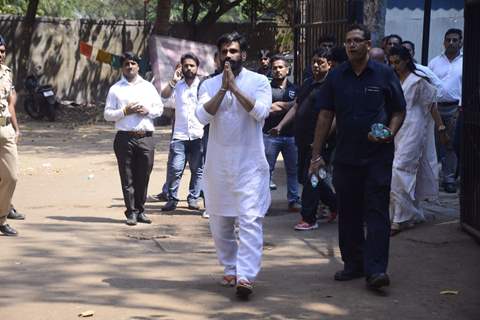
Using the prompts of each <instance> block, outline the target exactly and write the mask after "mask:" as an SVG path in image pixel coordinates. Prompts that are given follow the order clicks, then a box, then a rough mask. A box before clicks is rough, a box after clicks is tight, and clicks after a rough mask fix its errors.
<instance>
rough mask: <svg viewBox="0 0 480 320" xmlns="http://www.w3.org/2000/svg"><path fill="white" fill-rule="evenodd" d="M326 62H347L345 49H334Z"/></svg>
mask: <svg viewBox="0 0 480 320" xmlns="http://www.w3.org/2000/svg"><path fill="white" fill-rule="evenodd" d="M327 59H328V60H331V61H335V62H338V63H342V62H344V61H347V60H348V56H347V51H346V50H345V47H334V48H332V50H330V52H329V53H328V56H327Z"/></svg>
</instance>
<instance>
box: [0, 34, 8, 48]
mask: <svg viewBox="0 0 480 320" xmlns="http://www.w3.org/2000/svg"><path fill="white" fill-rule="evenodd" d="M0 46H5V47H6V46H7V42H6V41H5V38H4V37H2V35H1V34H0Z"/></svg>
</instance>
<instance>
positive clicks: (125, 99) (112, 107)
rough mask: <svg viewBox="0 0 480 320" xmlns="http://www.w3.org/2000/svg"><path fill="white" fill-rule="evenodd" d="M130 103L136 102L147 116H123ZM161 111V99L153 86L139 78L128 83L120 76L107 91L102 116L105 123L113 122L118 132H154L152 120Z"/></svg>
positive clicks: (160, 113)
mask: <svg viewBox="0 0 480 320" xmlns="http://www.w3.org/2000/svg"><path fill="white" fill-rule="evenodd" d="M132 102H138V103H139V104H141V105H142V106H144V107H145V108H147V109H148V114H147V115H145V116H144V115H140V114H138V113H134V114H130V115H128V116H125V115H124V114H123V109H124V108H125V106H126V105H127V104H129V103H132ZM162 111H163V103H162V99H160V95H159V94H158V92H157V89H155V87H154V86H153V84H151V83H150V82H148V81H146V80H144V79H143V78H142V77H140V76H137V77H136V78H135V80H134V81H133V82H128V81H127V79H125V77H123V76H122V79H121V80H119V81H118V82H117V83H115V84H114V85H113V86H112V87H111V88H110V90H109V91H108V96H107V101H106V103H105V111H104V113H103V116H104V118H105V120H107V121H115V128H116V129H117V130H119V131H155V126H154V124H153V119H155V118H157V117H159V116H161V115H162Z"/></svg>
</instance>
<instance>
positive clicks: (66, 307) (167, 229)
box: [0, 122, 480, 320]
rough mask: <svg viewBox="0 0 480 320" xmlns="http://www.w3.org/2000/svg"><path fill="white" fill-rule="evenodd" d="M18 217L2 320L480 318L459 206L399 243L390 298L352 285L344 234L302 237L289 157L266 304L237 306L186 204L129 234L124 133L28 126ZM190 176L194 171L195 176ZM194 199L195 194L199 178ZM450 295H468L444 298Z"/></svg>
mask: <svg viewBox="0 0 480 320" xmlns="http://www.w3.org/2000/svg"><path fill="white" fill-rule="evenodd" d="M22 129H23V139H22V141H21V144H20V146H19V153H20V179H19V183H18V187H17V190H16V192H15V197H14V203H15V205H16V207H17V208H18V210H19V211H21V212H24V213H26V214H27V219H26V220H25V221H10V222H9V223H10V224H11V225H12V226H13V227H15V228H17V229H18V231H19V232H20V236H19V237H17V238H14V237H0V244H1V248H2V250H1V252H2V258H1V259H0V319H1V320H7V319H8V320H47V319H48V320H67V319H78V314H79V313H81V312H84V311H87V310H92V311H94V315H93V317H92V318H90V319H109V320H110V319H115V320H116V319H118V320H167V319H182V320H183V319H275V320H280V319H359V320H367V319H368V320H370V319H375V320H376V319H394V320H395V319H457V320H463V319H465V320H466V319H468V320H478V319H480V271H479V270H480V269H479V265H480V250H479V249H480V247H479V244H478V243H477V242H475V241H474V240H473V239H472V238H471V237H470V236H468V235H467V234H465V233H464V232H462V231H461V230H460V228H459V220H458V211H459V207H458V197H457V196H456V195H455V196H451V195H446V194H442V197H441V199H440V200H441V202H440V203H439V204H429V205H428V213H429V214H428V217H429V219H428V222H427V223H424V224H422V225H419V226H418V227H417V228H415V229H412V230H409V231H406V232H404V233H401V234H399V235H398V236H396V237H395V238H392V242H391V252H390V267H389V273H390V276H391V279H392V285H391V287H390V288H388V289H387V290H386V291H385V292H384V293H383V294H379V293H374V292H370V291H367V290H366V289H365V283H364V280H363V279H359V280H355V281H351V282H346V283H340V282H335V281H333V278H332V277H333V274H334V272H335V271H337V270H339V269H340V268H341V267H342V264H341V259H340V256H339V249H338V241H337V225H336V223H333V224H322V225H321V226H320V228H319V229H318V230H315V231H311V232H295V231H294V230H293V229H292V227H293V225H294V224H295V223H296V222H297V221H298V220H299V215H298V214H292V213H288V212H287V211H286V210H285V209H286V206H287V203H286V200H285V194H286V190H285V185H284V184H285V183H284V181H285V177H284V172H283V171H284V170H283V163H282V162H281V161H280V162H279V164H278V168H277V169H276V172H275V181H276V182H277V184H278V185H279V189H278V190H277V191H274V192H273V198H274V201H273V205H272V210H271V213H270V215H268V216H267V217H266V218H265V250H264V261H263V269H262V272H261V274H260V275H259V278H258V281H257V283H256V290H255V294H254V295H253V296H252V299H251V300H250V301H248V302H243V301H238V300H237V299H236V298H235V295H234V292H233V289H230V288H228V289H227V288H223V287H221V286H219V285H218V284H217V282H218V280H219V278H220V276H221V274H222V270H221V268H220V266H219V265H218V263H217V260H216V256H215V251H214V247H213V243H212V239H211V237H210V233H209V228H208V221H207V220H205V219H202V218H201V217H200V215H199V213H198V212H195V211H190V210H188V209H187V208H186V203H185V202H181V203H180V206H179V208H178V210H177V211H175V212H173V213H168V214H164V213H161V211H160V206H161V203H153V204H148V206H147V208H148V213H149V214H150V217H151V218H152V219H153V222H154V223H153V224H151V225H139V226H136V227H128V226H126V225H125V224H124V217H123V201H122V196H121V190H120V183H119V182H120V181H119V180H120V179H119V177H118V173H117V168H116V160H115V157H114V154H113V150H112V141H113V136H114V131H113V125H110V124H95V125H83V126H82V125H81V126H72V125H70V124H68V123H65V122H63V123H47V122H26V123H25V122H24V123H22ZM168 138H169V132H168V129H160V130H159V132H157V134H156V139H157V142H158V143H157V152H156V160H155V167H154V171H153V173H152V176H151V183H150V193H156V192H159V191H160V189H161V186H162V183H163V181H164V178H165V166H166V157H167V147H168ZM186 176H187V177H188V176H189V175H188V174H187V175H186ZM187 177H185V178H184V181H183V183H182V190H181V196H182V197H185V196H186V184H187V183H186V182H185V181H186V178H187ZM444 290H453V291H457V294H453V295H445V294H441V292H442V291H444Z"/></svg>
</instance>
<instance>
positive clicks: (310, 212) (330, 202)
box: [298, 146, 337, 224]
mask: <svg viewBox="0 0 480 320" xmlns="http://www.w3.org/2000/svg"><path fill="white" fill-rule="evenodd" d="M298 152H299V155H298V159H301V161H302V163H299V167H300V168H301V173H300V172H299V175H300V174H301V175H302V177H301V179H300V181H302V182H303V190H302V210H301V211H300V214H301V215H302V220H303V221H305V222H307V223H310V224H314V223H315V222H316V221H317V207H318V203H319V201H322V202H323V203H324V204H325V205H326V206H327V207H328V208H329V209H330V211H332V212H336V211H337V197H336V195H335V193H334V192H333V190H332V188H330V186H329V184H328V183H327V182H326V180H325V179H319V181H318V184H317V186H316V187H315V188H314V187H313V186H312V184H311V182H310V176H309V174H308V169H309V166H310V160H311V159H312V151H311V148H310V146H308V147H305V148H299V149H298Z"/></svg>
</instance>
